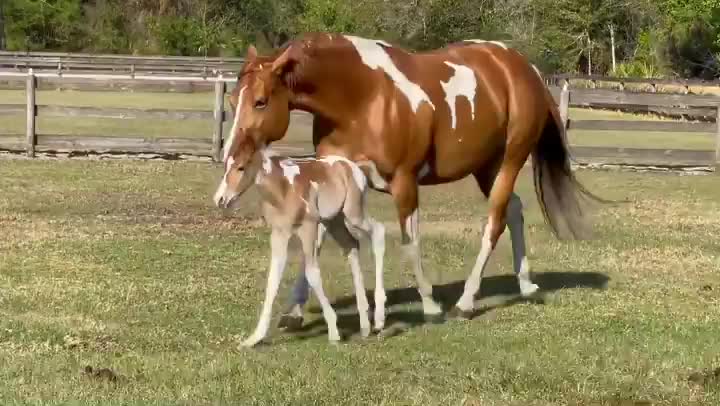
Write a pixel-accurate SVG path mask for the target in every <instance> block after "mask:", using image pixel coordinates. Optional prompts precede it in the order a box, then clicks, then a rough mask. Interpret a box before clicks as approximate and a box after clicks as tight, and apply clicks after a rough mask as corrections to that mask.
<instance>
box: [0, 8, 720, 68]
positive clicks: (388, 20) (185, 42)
mask: <svg viewBox="0 0 720 406" xmlns="http://www.w3.org/2000/svg"><path fill="white" fill-rule="evenodd" d="M304 31H332V32H342V33H354V34H357V35H363V36H369V37H376V38H383V39H385V40H388V41H391V42H394V43H396V44H398V45H404V46H407V47H409V48H412V49H417V50H421V49H428V48H435V47H439V46H442V45H443V44H446V43H448V42H451V41H455V40H458V39H463V38H482V39H497V40H502V41H505V42H507V43H509V44H511V45H512V46H514V47H517V48H518V49H520V50H522V51H523V52H524V53H526V54H527V55H529V56H530V58H531V59H532V60H533V62H535V63H536V64H537V65H538V66H539V67H541V68H542V69H543V70H544V71H545V72H566V73H571V72H578V73H593V74H613V73H614V74H615V75H618V76H641V77H651V76H681V77H703V78H713V77H718V76H720V0H406V1H403V0H0V47H4V48H5V49H9V50H47V51H83V52H103V53H132V54H166V55H208V56H221V55H222V56H232V55H242V54H243V52H244V50H245V49H246V47H247V45H248V44H250V43H254V44H256V45H257V46H258V48H260V49H261V50H263V49H268V48H271V47H276V46H278V45H280V44H282V43H283V42H285V41H286V40H288V39H289V38H292V37H293V36H294V35H296V34H297V33H300V32H304ZM613 51H614V52H613Z"/></svg>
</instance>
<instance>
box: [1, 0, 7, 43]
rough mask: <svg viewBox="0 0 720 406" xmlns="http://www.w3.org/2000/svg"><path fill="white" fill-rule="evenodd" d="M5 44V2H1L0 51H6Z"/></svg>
mask: <svg viewBox="0 0 720 406" xmlns="http://www.w3.org/2000/svg"><path fill="white" fill-rule="evenodd" d="M5 46H6V45H5V19H4V18H3V3H0V51H4V50H5Z"/></svg>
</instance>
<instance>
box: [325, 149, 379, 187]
mask: <svg viewBox="0 0 720 406" xmlns="http://www.w3.org/2000/svg"><path fill="white" fill-rule="evenodd" d="M318 161H322V162H325V163H327V164H328V165H332V164H334V163H335V162H338V161H342V162H345V163H346V164H348V165H349V166H350V170H352V176H353V179H355V184H356V185H357V187H358V189H360V190H365V187H366V185H367V179H365V173H364V172H363V171H362V169H360V167H359V166H358V165H357V164H356V163H355V162H353V161H351V160H349V159H347V158H345V157H343V156H339V155H328V156H326V157H323V158H320V159H318Z"/></svg>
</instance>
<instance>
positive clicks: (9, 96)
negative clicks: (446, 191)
mask: <svg viewBox="0 0 720 406" xmlns="http://www.w3.org/2000/svg"><path fill="white" fill-rule="evenodd" d="M0 100H2V102H3V103H7V104H21V103H24V102H25V94H24V92H23V91H8V90H5V91H2V90H0ZM37 103H38V104H51V105H66V106H95V107H134V108H168V109H203V110H212V108H213V107H212V106H213V95H212V94H210V93H194V94H163V93H121V92H73V91H38V95H37ZM226 105H227V101H226ZM226 108H227V106H226ZM570 118H571V119H578V120H582V119H585V120H587V119H595V120H601V119H604V120H649V119H652V120H657V119H658V118H653V117H650V116H644V115H635V114H624V113H618V112H609V111H592V110H585V109H575V108H573V109H570ZM310 125H311V123H310V122H308V121H307V120H304V121H302V120H298V121H293V122H292V124H291V129H290V132H289V133H288V135H287V136H286V137H285V139H284V140H283V142H285V143H291V144H297V143H303V142H307V141H308V140H309V139H310V134H311V131H312V130H311V128H310ZM231 126H232V123H230V122H225V132H226V133H227V132H228V131H229V130H230V128H231ZM24 131H25V117H24V115H17V116H0V133H16V134H24ZM37 132H38V133H40V134H62V135H104V136H137V137H150V138H159V137H162V138H166V137H191V138H207V139H210V138H211V135H212V122H211V121H210V120H185V121H183V122H182V123H178V122H177V121H174V120H120V119H93V118H82V119H78V118H72V117H67V118H66V117H43V116H40V117H38V122H37ZM569 136H570V141H571V143H572V144H574V145H583V146H616V147H637V148H668V149H672V148H678V149H704V150H713V149H714V138H713V135H712V134H702V133H701V134H698V133H663V132H657V133H643V132H623V131H572V130H571V131H570V133H569Z"/></svg>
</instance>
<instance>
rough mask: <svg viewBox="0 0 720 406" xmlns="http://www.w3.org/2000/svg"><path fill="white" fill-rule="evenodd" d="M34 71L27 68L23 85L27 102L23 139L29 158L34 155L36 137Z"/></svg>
mask: <svg viewBox="0 0 720 406" xmlns="http://www.w3.org/2000/svg"><path fill="white" fill-rule="evenodd" d="M35 87H36V83H35V73H33V70H32V68H30V69H29V70H28V77H27V84H26V86H25V94H26V96H27V104H26V106H25V108H26V111H27V122H26V126H25V139H26V142H27V146H26V151H27V155H28V156H29V157H30V158H34V157H35V144H36V143H37V139H36V136H35V113H36V111H37V109H36V106H35Z"/></svg>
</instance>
